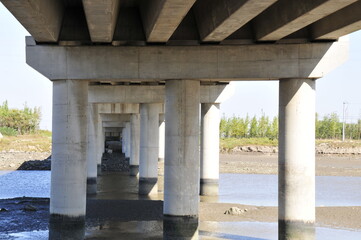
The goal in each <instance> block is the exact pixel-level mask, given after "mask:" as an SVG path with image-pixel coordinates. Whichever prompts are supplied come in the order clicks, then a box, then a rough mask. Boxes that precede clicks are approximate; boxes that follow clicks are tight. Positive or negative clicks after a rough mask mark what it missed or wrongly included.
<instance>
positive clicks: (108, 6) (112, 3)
mask: <svg viewBox="0 0 361 240" xmlns="http://www.w3.org/2000/svg"><path fill="white" fill-rule="evenodd" d="M119 2H120V0H105V1H99V0H83V6H84V11H85V15H86V19H87V23H88V29H89V33H90V37H91V40H92V41H93V42H111V41H112V40H113V34H114V30H115V25H116V22H117V18H118V13H119Z"/></svg>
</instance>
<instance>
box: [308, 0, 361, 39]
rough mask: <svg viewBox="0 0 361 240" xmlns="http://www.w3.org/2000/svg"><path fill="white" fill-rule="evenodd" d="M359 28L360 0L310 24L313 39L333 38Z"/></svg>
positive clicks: (360, 20) (360, 24)
mask: <svg viewBox="0 0 361 240" xmlns="http://www.w3.org/2000/svg"><path fill="white" fill-rule="evenodd" d="M359 29H361V1H357V2H355V3H354V4H351V5H349V6H347V7H345V8H343V9H341V10H339V11H337V12H335V13H333V14H331V15H329V16H327V17H325V18H323V19H321V20H319V21H317V22H315V23H314V24H312V25H311V34H312V38H313V39H315V40H316V39H317V40H334V39H338V38H339V37H341V36H344V35H347V34H349V33H352V32H355V31H357V30H359Z"/></svg>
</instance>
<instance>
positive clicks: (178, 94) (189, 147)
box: [164, 80, 200, 217]
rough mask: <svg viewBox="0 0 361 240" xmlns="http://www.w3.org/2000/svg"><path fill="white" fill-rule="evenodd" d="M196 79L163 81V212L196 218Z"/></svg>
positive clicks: (197, 201)
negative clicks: (164, 109)
mask: <svg viewBox="0 0 361 240" xmlns="http://www.w3.org/2000/svg"><path fill="white" fill-rule="evenodd" d="M199 93H200V85H199V81H186V80H172V81H167V82H166V103H165V106H166V111H165V122H166V125H165V159H164V161H165V162H164V214H165V215H170V216H191V217H198V204H199V105H200V104H199Z"/></svg>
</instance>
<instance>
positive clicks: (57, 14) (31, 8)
mask: <svg viewBox="0 0 361 240" xmlns="http://www.w3.org/2000/svg"><path fill="white" fill-rule="evenodd" d="M1 2H2V4H4V6H5V7H6V8H8V9H9V10H10V11H11V13H12V14H13V15H14V16H15V17H16V19H17V20H18V21H19V22H20V23H21V24H22V25H23V26H24V27H25V28H26V30H27V31H28V32H29V33H30V34H31V35H32V36H34V38H35V40H36V41H40V42H56V41H58V37H59V33H60V28H61V24H62V20H63V14H64V6H63V4H62V1H57V0H29V1H20V0H2V1H1Z"/></svg>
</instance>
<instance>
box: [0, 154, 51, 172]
mask: <svg viewBox="0 0 361 240" xmlns="http://www.w3.org/2000/svg"><path fill="white" fill-rule="evenodd" d="M50 155H51V153H49V152H0V170H15V169H18V168H19V167H20V166H21V165H22V164H23V163H24V162H26V161H31V160H44V159H47V158H48V157H49V156H50Z"/></svg>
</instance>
